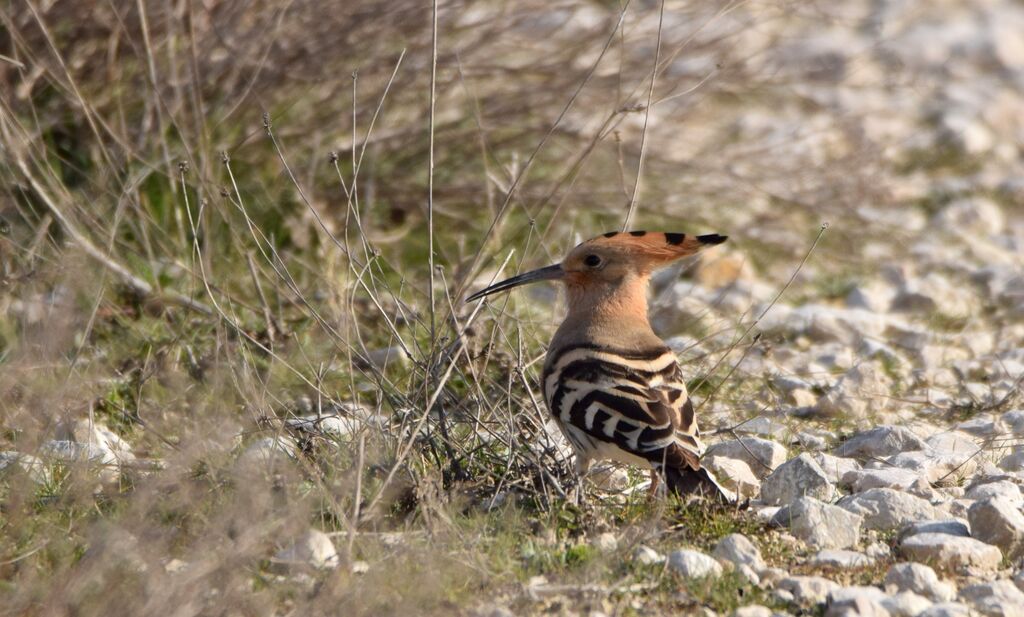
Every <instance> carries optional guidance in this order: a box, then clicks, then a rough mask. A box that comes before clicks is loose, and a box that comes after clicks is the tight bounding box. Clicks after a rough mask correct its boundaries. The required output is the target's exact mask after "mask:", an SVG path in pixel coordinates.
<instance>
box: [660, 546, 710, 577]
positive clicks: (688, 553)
mask: <svg viewBox="0 0 1024 617" xmlns="http://www.w3.org/2000/svg"><path fill="white" fill-rule="evenodd" d="M668 567H669V568H670V569H671V570H674V571H675V572H677V573H679V574H681V575H682V576H684V577H686V578H703V577H705V576H720V575H721V574H722V565H721V564H720V563H718V561H717V560H716V559H715V558H713V557H711V556H710V555H705V554H704V553H702V552H700V551H694V550H689V549H682V550H678V551H672V552H671V553H669V556H668Z"/></svg>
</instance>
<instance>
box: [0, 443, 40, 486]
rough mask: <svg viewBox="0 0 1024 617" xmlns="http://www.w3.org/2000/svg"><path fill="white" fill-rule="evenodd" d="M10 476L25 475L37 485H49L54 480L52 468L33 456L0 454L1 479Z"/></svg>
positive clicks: (12, 452) (9, 452)
mask: <svg viewBox="0 0 1024 617" xmlns="http://www.w3.org/2000/svg"><path fill="white" fill-rule="evenodd" d="M8 474H24V475H25V476H27V477H28V478H29V479H30V480H32V481H33V482H35V483H36V484H49V483H50V482H52V480H53V474H52V473H51V470H50V468H49V467H48V466H47V465H46V464H45V463H44V462H43V461H41V460H39V459H38V458H36V457H34V456H32V455H31V454H22V453H21V452H14V451H10V450H9V451H6V452H0V478H3V477H4V476H6V475H8Z"/></svg>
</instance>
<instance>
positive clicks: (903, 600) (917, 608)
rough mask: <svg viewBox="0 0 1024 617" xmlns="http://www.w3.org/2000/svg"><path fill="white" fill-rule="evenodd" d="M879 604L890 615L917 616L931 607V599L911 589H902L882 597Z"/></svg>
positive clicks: (893, 616) (895, 616)
mask: <svg viewBox="0 0 1024 617" xmlns="http://www.w3.org/2000/svg"><path fill="white" fill-rule="evenodd" d="M880 603H881V605H882V607H883V608H885V610H887V611H889V614H890V615H892V617H917V615H920V614H921V613H922V612H923V611H925V610H927V609H928V608H930V607H931V605H932V601H931V600H929V599H928V598H925V597H924V596H919V595H917V594H916V593H914V592H913V591H903V592H900V593H897V594H894V595H892V596H889V597H887V598H882V600H881V602H880Z"/></svg>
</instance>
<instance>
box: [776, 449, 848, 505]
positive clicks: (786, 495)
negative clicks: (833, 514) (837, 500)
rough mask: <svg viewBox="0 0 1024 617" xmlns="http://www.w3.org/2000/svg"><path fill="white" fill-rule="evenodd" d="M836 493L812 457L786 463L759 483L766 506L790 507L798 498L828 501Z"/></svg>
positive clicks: (802, 456)
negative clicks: (785, 505) (779, 505)
mask: <svg viewBox="0 0 1024 617" xmlns="http://www.w3.org/2000/svg"><path fill="white" fill-rule="evenodd" d="M835 492H836V489H835V487H834V486H833V485H832V483H831V482H829V481H828V476H827V475H826V474H825V472H824V470H822V468H821V466H819V465H818V463H817V462H815V460H814V457H813V456H811V455H810V454H807V453H804V454H801V455H800V456H798V457H796V458H794V459H792V460H789V461H786V462H785V463H783V464H782V465H780V466H779V467H778V469H776V470H775V471H773V472H772V473H771V475H769V476H767V477H766V478H765V479H764V481H763V482H762V483H761V499H762V500H763V501H764V502H765V503H770V504H784V503H791V502H793V501H794V500H796V499H798V498H800V497H805V496H806V497H813V498H815V499H819V500H821V501H831V500H832V499H833V498H834V497H835Z"/></svg>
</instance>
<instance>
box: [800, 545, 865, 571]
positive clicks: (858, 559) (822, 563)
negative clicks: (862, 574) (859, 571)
mask: <svg viewBox="0 0 1024 617" xmlns="http://www.w3.org/2000/svg"><path fill="white" fill-rule="evenodd" d="M874 562H875V560H874V559H872V558H870V557H868V556H867V555H865V554H864V553H858V552H857V551H847V550H841V549H825V550H822V551H818V553H817V554H816V555H815V556H814V557H811V560H810V562H809V563H810V565H812V566H819V567H825V568H839V569H849V568H863V567H865V566H870V565H871V564H873V563H874Z"/></svg>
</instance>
